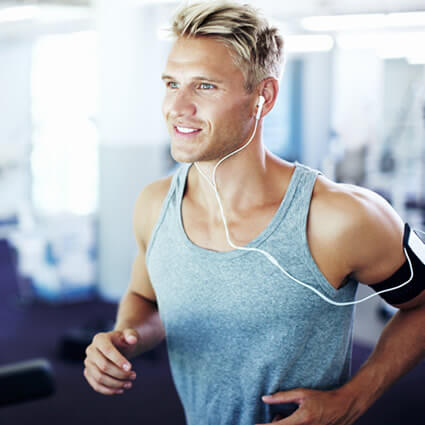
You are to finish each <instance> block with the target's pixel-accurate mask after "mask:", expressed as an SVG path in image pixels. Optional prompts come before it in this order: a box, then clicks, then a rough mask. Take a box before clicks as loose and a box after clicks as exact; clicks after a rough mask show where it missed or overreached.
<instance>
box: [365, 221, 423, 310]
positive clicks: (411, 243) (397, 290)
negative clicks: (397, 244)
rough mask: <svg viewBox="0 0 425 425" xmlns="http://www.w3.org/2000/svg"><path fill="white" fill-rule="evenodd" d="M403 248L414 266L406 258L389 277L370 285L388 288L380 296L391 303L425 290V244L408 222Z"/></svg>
mask: <svg viewBox="0 0 425 425" xmlns="http://www.w3.org/2000/svg"><path fill="white" fill-rule="evenodd" d="M403 248H404V250H405V253H407V255H408V258H409V259H410V262H411V265H412V267H410V264H409V260H408V259H406V261H405V262H404V264H403V265H402V266H401V267H400V268H399V269H398V270H397V271H396V272H395V273H394V274H393V275H392V276H390V277H389V278H388V279H385V280H384V281H382V282H379V283H376V284H373V285H370V287H371V288H372V289H373V290H374V291H376V292H380V291H384V290H387V291H386V292H384V293H382V294H380V296H381V297H382V298H383V299H384V300H385V301H387V302H388V303H390V304H403V303H405V302H407V301H410V300H412V299H413V298H415V297H416V296H418V295H419V294H420V293H421V292H422V291H423V290H425V244H424V243H423V242H422V240H421V239H420V238H419V236H418V235H417V234H416V232H415V231H414V230H412V229H411V228H410V226H409V225H408V224H407V223H406V224H405V226H404V236H403ZM412 272H413V273H412ZM391 288H394V289H393V290H391Z"/></svg>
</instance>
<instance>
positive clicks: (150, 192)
mask: <svg viewBox="0 0 425 425" xmlns="http://www.w3.org/2000/svg"><path fill="white" fill-rule="evenodd" d="M168 186H169V181H168V180H163V181H159V182H156V183H154V184H152V185H149V186H147V187H146V188H145V189H144V190H143V191H142V192H141V194H140V196H139V197H138V199H137V201H136V206H135V209H134V215H133V228H134V234H135V237H136V241H137V245H138V254H137V256H136V258H135V260H134V263H133V268H132V272H131V279H130V284H129V287H128V290H127V292H126V293H125V295H124V296H123V298H122V299H121V302H120V305H119V309H118V314H117V319H116V324H115V328H114V330H113V331H111V332H102V333H99V334H97V335H95V337H94V338H93V341H92V343H91V344H90V345H89V346H88V347H87V350H86V354H87V357H86V359H85V361H84V364H85V369H84V376H85V377H86V379H87V381H88V382H89V384H90V385H91V386H92V387H93V389H94V390H96V391H98V392H100V393H102V394H106V395H112V394H121V393H123V391H124V390H125V389H129V388H131V386H132V383H131V381H132V380H134V379H135V378H136V374H135V372H134V371H132V370H131V369H132V366H131V363H130V362H129V361H128V359H131V358H133V357H135V356H137V355H138V354H140V353H142V352H144V351H147V350H150V349H152V348H153V347H155V346H156V345H158V344H159V343H160V342H161V341H162V340H163V339H164V337H165V333H164V328H163V326H162V323H161V320H160V317H159V313H158V308H157V305H156V297H155V292H154V290H153V288H152V284H151V281H150V278H149V274H148V271H147V267H146V261H145V255H146V248H147V244H148V241H149V240H150V236H151V233H152V229H153V226H154V223H155V221H156V219H157V218H158V216H159V211H160V208H161V205H162V200H163V198H164V197H165V194H166V192H167V190H168Z"/></svg>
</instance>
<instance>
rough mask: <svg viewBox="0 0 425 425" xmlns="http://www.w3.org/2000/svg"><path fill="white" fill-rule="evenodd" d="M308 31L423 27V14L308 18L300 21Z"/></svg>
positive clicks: (424, 13)
mask: <svg viewBox="0 0 425 425" xmlns="http://www.w3.org/2000/svg"><path fill="white" fill-rule="evenodd" d="M300 23H301V26H302V28H304V29H305V30H308V31H349V30H363V29H378V28H394V27H412V26H424V27H425V12H406V13H388V14H384V13H371V14H360V15H332V16H310V17H307V18H303V19H301V22H300Z"/></svg>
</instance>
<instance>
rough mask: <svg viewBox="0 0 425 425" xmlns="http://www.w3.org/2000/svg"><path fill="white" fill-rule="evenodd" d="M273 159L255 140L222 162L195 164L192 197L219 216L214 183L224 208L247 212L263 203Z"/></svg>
mask: <svg viewBox="0 0 425 425" xmlns="http://www.w3.org/2000/svg"><path fill="white" fill-rule="evenodd" d="M270 156H271V155H270V153H269V152H267V151H266V149H265V148H264V146H263V145H262V143H260V141H259V140H254V141H253V143H251V144H250V145H249V146H247V147H246V148H244V149H243V150H241V151H239V152H238V153H236V154H235V155H232V156H229V157H228V158H227V159H225V160H224V161H222V162H220V161H217V160H215V161H208V162H206V161H203V162H199V163H197V164H195V165H196V166H197V167H193V169H192V170H191V171H192V173H191V174H192V175H191V176H190V177H192V184H193V186H192V187H193V188H194V189H195V190H194V191H193V192H192V196H194V197H196V198H197V199H198V201H199V202H200V203H202V205H205V206H206V207H207V208H208V211H210V212H213V215H214V216H218V215H219V210H218V204H217V198H216V194H215V191H214V188H213V187H212V185H213V184H214V183H215V184H216V189H217V191H218V194H219V196H220V198H221V201H222V203H223V207H224V208H225V209H226V210H227V211H228V212H232V211H236V210H241V209H247V208H249V207H250V206H252V205H255V204H258V203H260V202H262V201H263V198H264V196H265V192H266V191H265V190H264V188H265V185H266V181H267V172H268V168H269V167H268V165H269V162H270V161H269V160H268V159H270ZM217 164H218V167H216V166H217ZM214 170H215V174H214ZM205 177H206V178H205ZM213 177H214V181H213Z"/></svg>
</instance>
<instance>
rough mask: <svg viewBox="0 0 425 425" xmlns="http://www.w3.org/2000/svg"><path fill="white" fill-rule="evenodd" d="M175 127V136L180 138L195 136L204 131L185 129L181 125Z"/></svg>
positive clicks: (192, 128)
mask: <svg viewBox="0 0 425 425" xmlns="http://www.w3.org/2000/svg"><path fill="white" fill-rule="evenodd" d="M173 127H174V132H175V134H177V135H179V136H194V135H196V134H199V133H200V132H201V131H202V130H201V129H200V128H194V127H185V126H180V125H174V126H173Z"/></svg>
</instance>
